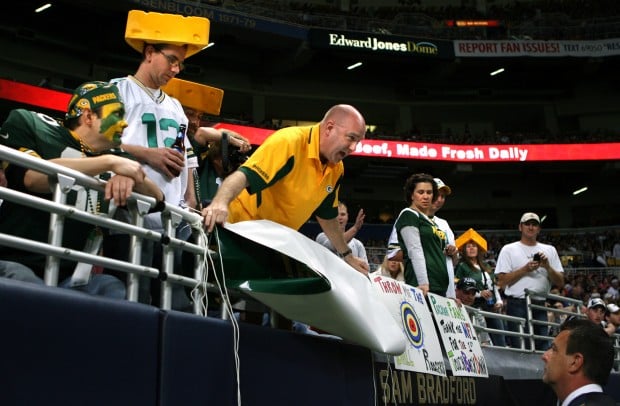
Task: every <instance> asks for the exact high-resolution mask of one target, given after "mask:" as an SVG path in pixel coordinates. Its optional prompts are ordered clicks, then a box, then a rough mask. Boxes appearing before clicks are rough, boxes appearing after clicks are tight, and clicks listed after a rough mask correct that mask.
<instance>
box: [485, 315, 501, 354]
mask: <svg viewBox="0 0 620 406" xmlns="http://www.w3.org/2000/svg"><path fill="white" fill-rule="evenodd" d="M484 321H485V322H486V324H487V327H488V328H494V329H496V330H505V328H504V322H503V320H500V319H494V318H491V317H485V318H484ZM489 336H490V337H491V341H493V345H495V346H498V347H505V346H506V338H505V337H504V335H503V334H499V333H491V332H489Z"/></svg>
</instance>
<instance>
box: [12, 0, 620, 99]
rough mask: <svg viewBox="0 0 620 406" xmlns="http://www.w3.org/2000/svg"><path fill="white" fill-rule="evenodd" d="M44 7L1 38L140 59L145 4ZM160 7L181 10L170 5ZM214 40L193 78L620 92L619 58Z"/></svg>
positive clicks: (416, 90)
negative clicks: (138, 26) (131, 17)
mask: <svg viewBox="0 0 620 406" xmlns="http://www.w3.org/2000/svg"><path fill="white" fill-rule="evenodd" d="M43 3H44V2H43V1H32V0H25V1H20V2H15V3H13V5H12V7H13V10H12V12H10V13H8V12H7V13H2V15H1V16H0V30H2V31H4V32H6V33H7V34H9V35H13V36H15V37H16V38H19V39H21V40H24V39H26V40H31V41H40V42H43V43H47V44H49V45H50V46H55V47H66V48H68V49H74V50H75V51H76V52H81V53H83V55H84V57H85V58H92V59H93V60H95V61H97V60H100V61H101V60H106V61H110V60H112V61H114V60H116V61H121V60H122V61H125V63H133V65H135V60H136V55H135V51H133V50H132V49H131V48H130V47H129V46H128V45H127V44H126V43H125V41H124V38H123V36H124V32H125V23H126V16H127V12H128V11H129V10H131V9H145V8H143V7H142V2H139V1H113V2H112V1H107V0H85V1H80V2H74V1H66V0H60V1H55V2H54V3H53V6H52V7H51V8H49V9H47V10H45V11H44V12H42V13H40V14H36V15H35V14H34V12H33V10H34V9H35V8H37V7H39V6H40V5H41V4H43ZM160 3H164V4H176V3H175V2H173V1H168V2H160ZM177 3H181V2H177ZM186 3H188V4H192V3H193V4H200V3H199V2H191V1H188V2H186ZM206 4H208V2H207V3H206ZM155 11H161V10H155ZM162 12H163V11H162ZM299 27H301V26H298V27H297V28H299ZM210 39H211V41H212V42H215V46H214V47H212V48H209V49H208V50H205V51H203V52H201V53H199V54H197V55H196V56H194V57H192V58H191V59H189V60H188V61H187V62H188V69H189V70H188V73H191V72H192V70H194V71H197V70H201V69H203V68H205V67H206V68H209V69H222V70H226V71H228V72H233V73H234V72H239V73H243V74H248V72H251V75H252V78H253V80H255V81H256V82H263V83H265V84H267V85H268V84H269V81H270V80H271V79H272V78H274V77H283V76H284V77H290V78H292V79H298V80H299V79H304V78H306V79H314V78H317V79H323V80H324V81H326V82H329V81H334V82H337V83H351V84H354V85H357V86H360V85H361V86H363V85H364V84H365V83H369V84H374V85H377V84H379V85H381V86H385V87H389V88H392V89H393V90H394V92H395V94H396V95H397V96H401V97H405V98H408V97H411V96H415V97H417V98H420V99H421V100H433V99H439V98H444V99H445V98H455V99H457V100H458V99H462V98H467V97H471V96H472V95H476V96H482V97H494V98H498V99H505V98H512V99H518V98H525V97H529V96H531V95H532V94H535V95H537V96H538V97H542V98H544V97H549V98H555V97H562V96H566V95H569V94H570V93H571V92H572V91H573V89H574V87H575V84H576V83H578V82H579V83H587V82H588V81H589V80H599V79H600V78H601V77H605V78H608V79H609V80H611V81H612V85H613V86H618V84H617V81H618V79H616V77H617V75H616V73H617V71H618V68H619V67H620V66H618V65H619V59H618V58H606V59H605V60H601V59H596V60H593V59H588V58H553V59H551V58H508V59H500V58H453V59H447V60H446V59H444V60H438V59H437V58H428V57H408V58H404V57H401V56H391V55H386V54H372V53H364V54H361V53H355V52H350V51H349V52H346V51H334V50H330V49H315V48H312V47H311V46H310V44H309V43H308V41H307V40H304V39H300V38H295V37H292V36H289V35H282V34H279V33H270V32H266V31H265V30H258V29H250V28H244V27H242V26H239V25H234V24H229V23H225V22H219V21H211V33H210ZM130 61H133V62H130ZM357 61H361V62H363V66H362V67H360V68H358V69H355V70H353V71H348V70H347V69H346V67H347V66H349V65H350V64H352V63H354V62H357ZM500 67H502V68H504V69H505V72H504V73H502V74H501V75H497V76H490V75H489V73H490V72H491V71H493V70H495V69H497V68H500Z"/></svg>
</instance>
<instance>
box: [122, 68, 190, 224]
mask: <svg viewBox="0 0 620 406" xmlns="http://www.w3.org/2000/svg"><path fill="white" fill-rule="evenodd" d="M111 83H114V84H116V86H117V87H118V90H119V93H120V95H121V99H122V100H123V103H124V105H125V120H126V121H127V125H128V126H127V128H125V130H124V131H123V136H122V140H123V144H129V145H139V146H142V147H148V148H162V147H170V146H171V145H172V144H173V143H174V140H175V138H176V136H177V133H178V130H179V125H180V124H185V125H187V123H188V120H187V117H186V116H185V112H184V111H183V107H182V106H181V103H179V101H178V100H177V99H175V98H173V97H170V96H168V95H167V94H166V93H164V92H163V91H162V90H161V89H159V90H155V89H148V88H146V87H144V86H143V85H142V84H141V83H139V82H138V81H137V80H136V79H134V78H133V77H132V76H127V77H124V78H118V79H113V80H111ZM185 150H186V159H185V165H186V169H187V168H197V167H198V159H197V158H196V156H195V155H194V152H193V148H192V144H191V143H190V142H189V139H188V138H187V137H185ZM143 168H144V171H145V172H146V176H148V177H149V179H151V180H152V181H153V182H155V184H156V185H157V186H159V188H160V189H161V190H162V192H164V194H165V195H166V201H167V202H169V203H171V204H175V205H176V204H179V203H180V202H181V200H183V199H184V195H185V190H186V189H187V170H185V171H182V172H181V174H180V175H179V176H177V177H176V178H173V179H168V178H167V177H166V176H165V175H163V174H162V173H161V172H159V171H158V170H156V169H154V168H152V167H151V166H149V165H146V164H144V165H143ZM157 217H159V215H157Z"/></svg>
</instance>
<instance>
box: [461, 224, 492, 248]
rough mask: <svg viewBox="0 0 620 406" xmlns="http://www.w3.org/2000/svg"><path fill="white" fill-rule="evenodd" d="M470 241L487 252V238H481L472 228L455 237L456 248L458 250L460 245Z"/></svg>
mask: <svg viewBox="0 0 620 406" xmlns="http://www.w3.org/2000/svg"><path fill="white" fill-rule="evenodd" d="M470 241H473V242H475V243H476V244H477V245H478V247H480V249H481V250H482V251H483V252H487V240H485V239H484V238H482V236H481V235H480V234H478V233H477V232H476V230H474V229H473V228H470V229H469V230H467V231H465V232H464V233H463V234H461V235H460V236H459V238H457V239H456V241H455V243H456V248H457V249H459V250H460V249H461V247H463V246H464V245H465V244H467V243H468V242H470Z"/></svg>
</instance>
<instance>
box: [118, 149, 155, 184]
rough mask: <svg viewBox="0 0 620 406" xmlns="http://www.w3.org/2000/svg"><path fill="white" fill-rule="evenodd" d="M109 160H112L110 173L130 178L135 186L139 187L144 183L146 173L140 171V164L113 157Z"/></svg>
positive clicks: (142, 170)
mask: <svg viewBox="0 0 620 406" xmlns="http://www.w3.org/2000/svg"><path fill="white" fill-rule="evenodd" d="M110 158H112V159H113V160H114V161H113V162H112V167H111V168H110V171H111V172H114V173H115V174H116V175H121V176H126V177H128V178H132V179H133V180H134V182H135V183H136V185H141V184H142V183H143V182H144V178H145V177H146V173H145V172H144V169H142V165H141V164H140V162H137V161H134V160H131V159H128V158H123V157H120V156H115V155H110Z"/></svg>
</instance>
